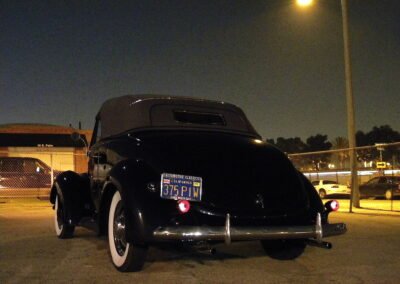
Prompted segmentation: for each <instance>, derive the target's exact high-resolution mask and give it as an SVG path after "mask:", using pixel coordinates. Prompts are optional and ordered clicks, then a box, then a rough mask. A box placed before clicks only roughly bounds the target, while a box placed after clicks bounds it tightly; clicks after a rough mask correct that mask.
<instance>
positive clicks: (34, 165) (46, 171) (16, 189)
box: [0, 157, 60, 198]
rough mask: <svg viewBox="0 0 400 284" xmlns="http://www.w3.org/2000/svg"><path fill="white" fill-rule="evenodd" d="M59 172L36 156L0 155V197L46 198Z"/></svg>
mask: <svg viewBox="0 0 400 284" xmlns="http://www.w3.org/2000/svg"><path fill="white" fill-rule="evenodd" d="M59 173H60V172H59V171H52V169H51V168H50V167H49V166H48V165H46V164H45V163H44V162H43V161H41V160H39V159H36V158H31V157H0V197H37V198H42V197H46V198H48V196H49V193H50V187H51V185H52V180H53V179H54V178H55V177H56V176H57V175H58V174H59Z"/></svg>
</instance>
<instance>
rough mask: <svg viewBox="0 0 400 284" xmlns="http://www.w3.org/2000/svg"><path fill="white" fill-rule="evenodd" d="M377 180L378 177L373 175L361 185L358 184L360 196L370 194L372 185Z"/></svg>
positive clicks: (371, 193) (375, 183)
mask: <svg viewBox="0 0 400 284" xmlns="http://www.w3.org/2000/svg"><path fill="white" fill-rule="evenodd" d="M378 181H379V177H375V178H373V179H370V180H369V181H367V182H366V183H365V184H363V185H361V186H360V194H361V197H369V196H372V195H373V192H374V187H376V186H377V184H378Z"/></svg>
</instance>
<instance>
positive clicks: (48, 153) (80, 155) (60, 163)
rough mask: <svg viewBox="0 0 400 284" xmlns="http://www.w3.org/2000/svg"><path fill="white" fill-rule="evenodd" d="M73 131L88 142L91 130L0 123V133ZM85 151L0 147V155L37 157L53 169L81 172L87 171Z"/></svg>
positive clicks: (71, 148) (60, 132)
mask: <svg viewBox="0 0 400 284" xmlns="http://www.w3.org/2000/svg"><path fill="white" fill-rule="evenodd" d="M73 132H79V133H80V134H81V135H84V136H85V137H86V140H87V142H88V144H90V139H91V136H92V130H77V129H74V128H71V127H65V126H56V125H41V124H8V125H0V133H14V134H64V135H65V134H68V135H70V134H72V133H73ZM86 151H87V149H86V148H75V147H0V156H10V157H32V158H38V159H40V160H42V161H43V162H44V163H46V164H47V165H49V166H51V167H53V168H54V169H55V170H59V171H65V170H74V171H76V172H80V173H83V172H87V161H88V159H87V156H86Z"/></svg>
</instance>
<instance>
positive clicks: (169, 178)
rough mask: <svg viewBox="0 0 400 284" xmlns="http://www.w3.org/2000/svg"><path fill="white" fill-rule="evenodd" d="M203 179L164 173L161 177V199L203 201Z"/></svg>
mask: <svg viewBox="0 0 400 284" xmlns="http://www.w3.org/2000/svg"><path fill="white" fill-rule="evenodd" d="M201 194H202V179H201V177H194V176H184V175H177V174H168V173H163V174H162V175H161V194H160V196H161V198H165V199H174V200H189V201H201Z"/></svg>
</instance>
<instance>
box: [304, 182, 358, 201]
mask: <svg viewBox="0 0 400 284" xmlns="http://www.w3.org/2000/svg"><path fill="white" fill-rule="evenodd" d="M311 183H312V185H313V186H314V187H315V190H316V191H317V192H318V194H319V196H320V197H321V198H325V197H326V196H327V195H332V194H346V195H347V194H350V187H349V186H347V185H344V184H339V183H337V182H336V181H332V180H324V179H320V180H315V181H313V182H311Z"/></svg>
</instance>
